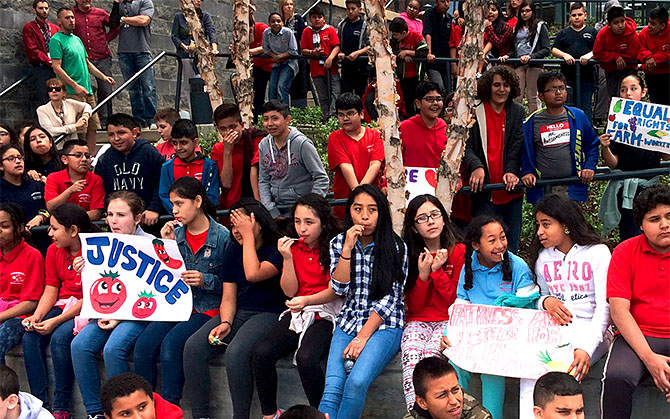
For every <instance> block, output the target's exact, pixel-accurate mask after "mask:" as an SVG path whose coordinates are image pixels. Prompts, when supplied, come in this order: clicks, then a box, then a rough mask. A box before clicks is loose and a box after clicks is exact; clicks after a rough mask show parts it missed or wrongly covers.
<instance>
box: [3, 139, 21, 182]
mask: <svg viewBox="0 0 670 419" xmlns="http://www.w3.org/2000/svg"><path fill="white" fill-rule="evenodd" d="M11 149H14V150H16V151H18V152H19V154H20V155H21V156H23V157H24V158H25V154H23V150H22V149H21V146H20V145H18V144H12V143H9V144H3V145H0V158H2V156H4V155H5V153H6V152H8V151H9V150H11ZM25 172H26V165H25V161H24V164H23V175H24V176H25ZM0 176H2V177H4V176H5V171H4V170H3V169H2V165H1V164H0Z"/></svg>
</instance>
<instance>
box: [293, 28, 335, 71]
mask: <svg viewBox="0 0 670 419" xmlns="http://www.w3.org/2000/svg"><path fill="white" fill-rule="evenodd" d="M314 32H315V31H314V30H313V29H312V27H311V26H308V27H307V28H306V29H305V30H304V31H302V38H301V39H300V48H302V49H314ZM318 33H319V38H320V39H321V49H322V50H323V55H330V53H331V51H332V50H333V48H335V47H336V46H338V45H340V38H338V37H337V31H336V30H335V28H333V27H332V26H330V25H324V27H323V28H321V30H320V31H318ZM309 72H310V74H311V75H312V77H318V76H325V75H326V67H324V66H323V64H321V63H320V61H319V60H310V61H309ZM330 74H337V59H335V60H333V65H332V66H331V67H330Z"/></svg>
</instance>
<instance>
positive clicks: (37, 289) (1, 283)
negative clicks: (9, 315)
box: [0, 240, 44, 301]
mask: <svg viewBox="0 0 670 419" xmlns="http://www.w3.org/2000/svg"><path fill="white" fill-rule="evenodd" d="M42 291H44V258H43V257H42V254H41V253H40V252H39V251H38V250H37V249H35V248H34V247H32V246H29V245H28V244H27V243H26V242H25V240H21V243H19V244H18V246H16V247H15V248H13V249H12V250H11V251H10V252H9V253H7V254H6V255H3V254H2V252H0V298H2V299H4V300H7V301H12V300H19V301H39V299H40V297H41V296H42Z"/></svg>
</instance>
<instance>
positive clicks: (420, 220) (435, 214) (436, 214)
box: [414, 210, 442, 224]
mask: <svg viewBox="0 0 670 419" xmlns="http://www.w3.org/2000/svg"><path fill="white" fill-rule="evenodd" d="M440 218H442V211H440V210H435V211H432V212H431V213H430V214H428V215H419V216H418V217H416V218H415V219H414V222H415V223H417V224H424V223H427V222H428V219H431V220H433V221H434V220H439V219H440Z"/></svg>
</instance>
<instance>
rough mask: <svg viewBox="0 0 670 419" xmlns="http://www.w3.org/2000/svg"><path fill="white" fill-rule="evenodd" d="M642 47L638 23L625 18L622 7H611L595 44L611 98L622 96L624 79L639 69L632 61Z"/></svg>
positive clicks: (596, 57)
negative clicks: (605, 23)
mask: <svg viewBox="0 0 670 419" xmlns="http://www.w3.org/2000/svg"><path fill="white" fill-rule="evenodd" d="M639 50H640V41H639V40H638V36H637V24H636V23H635V21H634V20H633V19H631V18H629V17H626V14H625V13H624V10H623V7H621V6H612V7H611V8H610V9H609V10H608V11H607V26H605V27H604V28H602V29H601V30H600V32H598V36H596V42H595V44H594V45H593V58H594V59H596V60H598V61H600V66H601V67H602V69H603V70H604V71H605V76H606V77H607V91H608V92H609V94H610V96H611V97H617V96H619V84H621V80H623V78H624V77H626V76H627V75H629V74H631V73H633V72H635V70H636V69H637V64H633V63H632V62H633V61H635V60H637V54H638V52H639Z"/></svg>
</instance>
